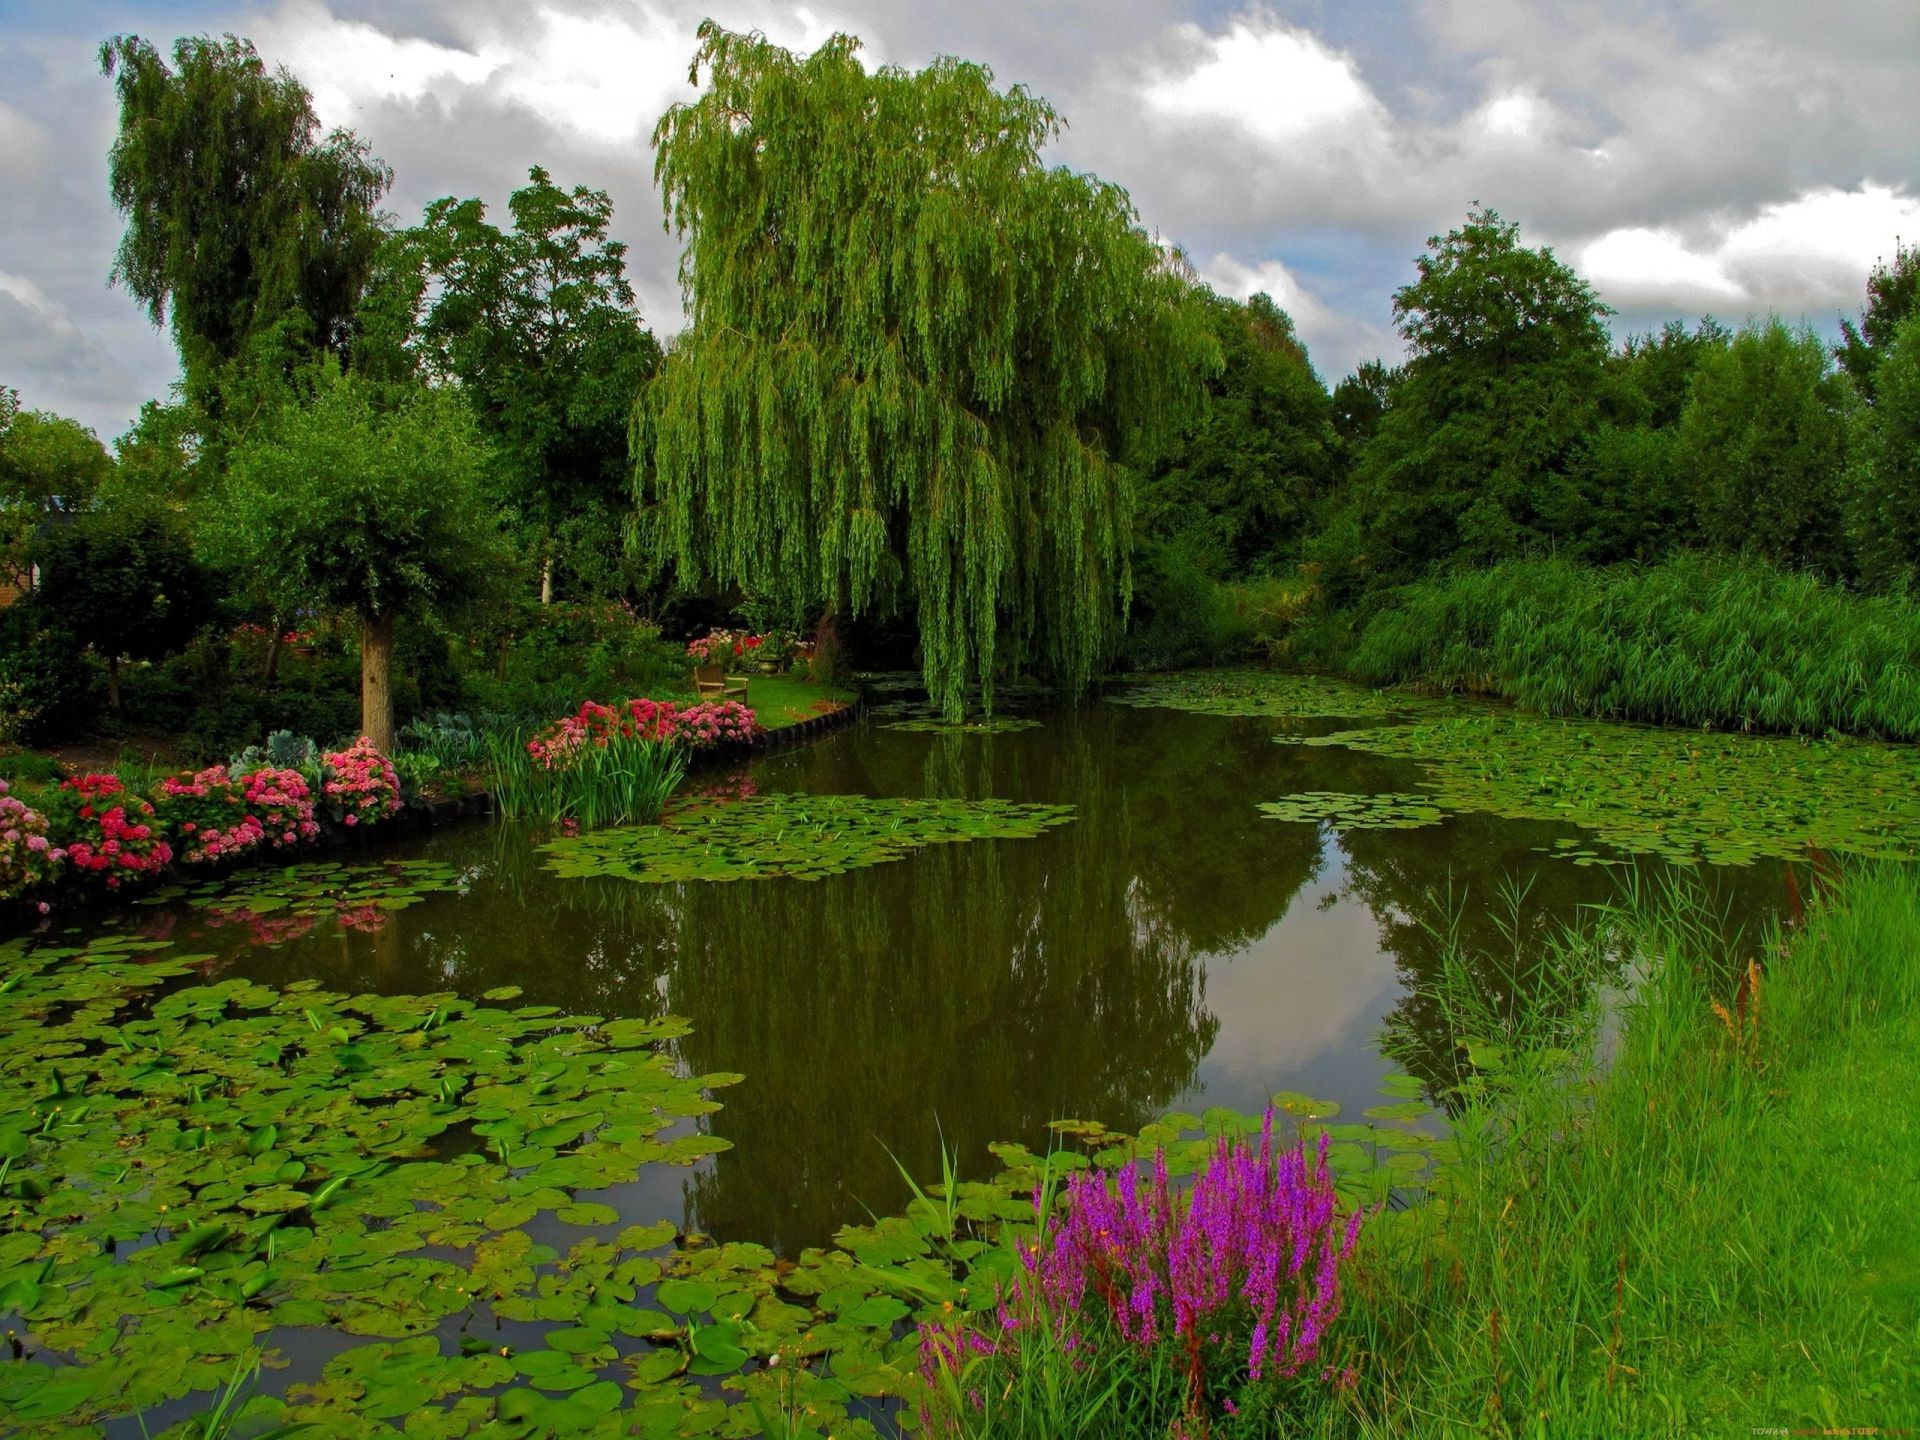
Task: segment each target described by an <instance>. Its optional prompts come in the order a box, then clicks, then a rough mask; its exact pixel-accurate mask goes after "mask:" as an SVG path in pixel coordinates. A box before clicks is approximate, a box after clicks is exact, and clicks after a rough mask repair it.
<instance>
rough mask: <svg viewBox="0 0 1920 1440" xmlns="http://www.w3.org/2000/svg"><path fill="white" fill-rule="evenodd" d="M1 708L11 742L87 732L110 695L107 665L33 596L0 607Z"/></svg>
mask: <svg viewBox="0 0 1920 1440" xmlns="http://www.w3.org/2000/svg"><path fill="white" fill-rule="evenodd" d="M0 686H4V687H5V693H4V694H3V695H0V706H3V707H4V709H5V711H6V723H7V727H8V730H9V731H10V732H11V733H9V734H8V735H7V736H6V738H5V743H9V744H19V743H21V742H22V741H28V742H38V741H45V740H51V739H66V738H71V737H72V736H74V735H77V734H80V733H83V732H84V731H86V730H87V728H88V727H89V726H90V725H91V724H92V723H93V722H94V720H95V719H96V718H97V717H98V716H99V714H100V710H101V706H102V703H103V701H104V700H105V697H106V672H105V668H104V667H103V666H102V665H101V664H100V663H99V661H98V660H97V659H95V658H94V657H93V656H92V655H91V654H89V653H88V652H87V651H86V649H85V648H84V647H83V646H82V645H81V644H80V642H79V641H77V640H76V639H75V638H74V637H73V636H72V635H70V634H68V633H67V632H66V631H65V630H64V629H62V628H61V627H60V626H58V625H56V624H54V623H53V622H52V619H51V617H50V616H49V615H48V614H47V613H46V611H45V610H44V609H43V608H42V607H41V606H40V605H38V604H37V603H35V602H34V601H33V600H23V601H21V602H20V603H18V604H15V605H11V606H8V607H7V608H6V609H5V610H0Z"/></svg>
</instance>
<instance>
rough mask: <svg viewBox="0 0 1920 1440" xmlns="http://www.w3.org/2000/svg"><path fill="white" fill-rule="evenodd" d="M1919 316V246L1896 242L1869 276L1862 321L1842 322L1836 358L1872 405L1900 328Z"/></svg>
mask: <svg viewBox="0 0 1920 1440" xmlns="http://www.w3.org/2000/svg"><path fill="white" fill-rule="evenodd" d="M1915 315H1920V245H1903V244H1899V243H1897V242H1896V244H1895V245H1894V251H1893V260H1892V261H1891V263H1889V262H1888V261H1885V260H1882V261H1880V262H1878V263H1877V264H1876V265H1875V266H1874V267H1873V270H1872V272H1871V273H1870V274H1869V275H1868V276H1867V307H1866V309H1865V310H1863V311H1862V312H1861V313H1860V323H1859V324H1858V325H1855V324H1854V323H1853V322H1852V321H1851V320H1842V321H1841V322H1840V334H1841V337H1842V341H1841V343H1840V344H1839V345H1837V346H1835V347H1834V352H1833V354H1834V358H1835V359H1836V360H1838V361H1839V362H1840V368H1841V369H1842V370H1843V371H1845V372H1846V375H1847V378H1848V379H1850V380H1852V381H1853V383H1854V384H1855V385H1856V386H1858V387H1859V390H1860V394H1861V395H1862V397H1864V398H1865V399H1866V400H1867V402H1868V403H1869V404H1872V403H1874V402H1876V401H1877V400H1878V399H1879V383H1878V378H1879V371H1880V366H1881V364H1882V363H1883V362H1884V361H1885V360H1886V358H1887V355H1888V353H1889V352H1890V351H1891V350H1892V349H1893V345H1894V339H1895V336H1896V335H1897V334H1898V332H1899V330H1900V327H1901V326H1902V325H1904V324H1905V323H1906V322H1907V321H1908V320H1910V319H1912V318H1913V317H1914V316H1915Z"/></svg>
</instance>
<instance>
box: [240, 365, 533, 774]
mask: <svg viewBox="0 0 1920 1440" xmlns="http://www.w3.org/2000/svg"><path fill="white" fill-rule="evenodd" d="M488 458H489V452H488V450H487V448H486V446H485V445H484V443H483V442H482V441H481V439H480V437H479V434H478V432H477V431H476V430H475V428H474V424H473V419H472V416H471V415H470V414H469V413H468V411H467V409H466V407H465V406H464V405H463V404H462V403H461V402H460V400H459V398H458V397H457V396H455V395H451V394H448V393H446V392H444V391H439V390H434V389H431V388H428V387H426V386H423V385H404V386H387V387H377V386H374V385H372V384H370V383H368V382H365V381H357V380H355V379H354V378H352V377H351V376H347V377H341V376H338V375H337V374H335V373H333V372H331V371H329V372H323V374H322V377H321V380H320V383H319V386H318V389H317V392H316V394H315V395H314V397H313V398H312V400H311V401H310V402H308V403H306V404H303V405H298V406H293V407H290V408H288V409H287V410H286V411H285V412H283V413H282V414H281V415H279V416H278V417H277V418H276V419H275V421H274V422H273V423H271V424H270V425H269V426H267V427H266V428H265V429H264V430H263V431H262V432H261V433H259V434H258V435H256V436H254V437H252V438H250V439H249V440H248V441H247V442H246V443H245V444H244V445H242V446H241V447H240V448H239V449H238V450H236V451H235V453H234V457H233V464H232V468H231V471H230V473H229V475H228V477H227V481H226V485H225V490H224V494H223V496H222V510H223V514H224V515H225V517H226V522H225V523H224V524H223V525H222V526H220V527H218V533H219V534H220V535H221V536H223V537H225V538H224V539H223V540H222V541H220V542H219V543H220V544H221V548H222V549H223V550H224V551H225V555H224V558H225V559H227V560H228V561H229V563H232V564H235V565H239V566H244V567H247V568H248V569H250V570H251V571H252V572H253V573H255V574H257V575H261V576H264V577H269V583H270V584H271V585H272V586H273V587H274V588H275V589H276V590H277V592H278V593H277V599H278V600H279V602H280V604H281V605H282V606H283V607H284V609H283V612H282V613H286V614H293V613H295V612H297V611H298V610H300V609H303V608H304V609H333V610H345V611H348V612H350V613H352V614H353V615H354V616H355V617H357V618H358V620H359V622H360V713H361V729H362V730H363V731H364V732H365V734H366V735H367V736H368V737H369V738H370V739H371V740H372V741H373V743H374V744H375V745H376V746H378V747H379V748H380V749H381V750H383V751H386V750H390V749H391V748H392V746H393V632H394V624H395V622H396V621H398V620H400V619H403V618H414V617H419V616H424V615H427V614H430V613H433V612H435V611H439V610H444V609H446V608H448V607H452V606H457V605H460V604H463V603H466V602H468V601H471V600H474V599H477V598H479V597H480V596H482V595H483V594H485V593H486V592H487V591H488V590H489V589H490V587H491V585H492V583H493V580H494V577H495V576H496V575H497V574H498V573H500V571H501V570H502V569H503V567H504V564H505V562H506V560H507V558H508V556H507V552H506V549H505V546H504V544H503V542H502V539H501V532H500V523H499V517H498V515H497V514H496V513H495V512H494V511H493V510H492V509H491V508H490V507H489V506H488V504H487V503H486V501H485V498H484V496H485V488H484V484H483V481H484V476H485V471H486V466H487V464H488Z"/></svg>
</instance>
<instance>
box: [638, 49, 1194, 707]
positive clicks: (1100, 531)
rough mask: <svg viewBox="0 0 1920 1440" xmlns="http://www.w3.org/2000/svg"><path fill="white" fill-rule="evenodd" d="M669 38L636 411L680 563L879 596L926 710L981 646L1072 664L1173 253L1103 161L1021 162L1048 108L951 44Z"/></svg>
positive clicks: (1086, 621) (1134, 430) (710, 574)
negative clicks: (1084, 169)
mask: <svg viewBox="0 0 1920 1440" xmlns="http://www.w3.org/2000/svg"><path fill="white" fill-rule="evenodd" d="M700 40H701V45H700V49H699V51H698V52H697V54H696V56H695V61H694V67H693V68H694V72H695V73H704V76H705V79H706V82H707V83H706V89H705V91H704V93H703V94H702V96H701V98H699V99H698V100H696V101H694V102H692V103H690V104H685V105H676V106H675V107H673V108H672V109H671V110H669V111H668V112H667V114H666V116H665V117H664V118H663V119H662V120H661V122H660V125H659V127H658V129H657V130H656V132H655V140H656V145H657V158H656V162H655V173H656V175H657V177H658V179H659V182H660V185H661V188H662V190H663V191H664V193H665V196H666V202H667V207H668V214H669V219H670V222H671V224H672V225H673V227H674V228H675V229H676V230H677V231H678V232H679V233H680V234H681V235H683V236H685V237H686V240H687V249H686V252H685V254H684V257H683V260H682V266H681V278H682V282H683V284H684V286H685V288H686V292H687V298H688V303H689V306H690V308H691V311H692V319H693V323H692V326H691V328H690V329H689V330H688V331H687V332H686V333H685V334H683V335H682V336H681V337H680V338H679V340H677V341H676V342H675V344H674V346H673V349H672V350H671V351H670V353H669V354H668V356H667V359H666V362H665V364H664V365H663V367H662V369H661V372H660V374H659V376H658V377H657V378H656V379H655V381H654V382H653V384H652V385H651V386H650V387H649V389H648V391H647V394H646V397H645V401H644V403H643V404H642V406H641V407H640V408H639V410H638V411H637V412H636V425H637V426H638V429H639V433H640V439H641V442H642V452H641V463H642V466H643V475H642V482H643V486H644V489H645V491H646V493H647V495H648V496H649V497H650V498H651V499H652V500H654V501H655V502H656V503H657V504H658V506H659V507H660V515H661V524H662V534H663V536H664V543H665V546H666V548H667V550H668V551H670V553H671V554H672V555H673V557H674V558H675V559H676V560H677V562H678V563H679V565H680V567H681V569H680V573H681V578H682V580H683V581H684V582H686V583H689V584H702V583H711V584H715V585H718V586H722V587H732V586H737V587H739V588H741V589H745V590H750V591H754V592H758V593H766V594H770V595H772V596H774V597H775V598H777V599H780V600H782V601H783V602H785V603H790V604H792V605H793V606H795V607H796V608H797V607H798V606H800V605H802V604H806V605H811V606H812V607H814V608H833V609H838V610H844V611H847V612H848V613H851V614H856V615H857V614H861V613H864V612H868V611H878V612H886V611H889V610H893V609H905V610H907V611H908V612H910V613H912V614H914V615H915V616H916V617H917V622H918V626H919V631H920V638H921V649H922V656H923V663H924V668H925V673H926V677H927V681H928V685H929V688H930V689H931V690H932V692H933V693H934V695H935V697H936V699H938V700H939V701H940V703H941V704H942V706H943V707H945V708H946V709H947V710H948V712H949V713H950V715H951V716H953V717H955V718H957V717H958V715H959V713H960V709H961V705H962V703H963V702H962V697H963V696H964V694H965V693H966V691H967V689H968V687H969V684H970V683H972V682H975V681H977V682H978V683H979V685H980V687H981V690H982V692H983V694H984V695H985V697H986V698H987V700H988V703H989V704H990V703H991V697H992V685H993V683H994V681H995V679H996V678H997V676H998V674H999V672H1000V671H1001V669H1002V668H1003V667H1006V666H1012V667H1022V668H1024V667H1028V666H1038V667H1040V668H1042V669H1044V670H1045V671H1046V672H1048V673H1049V674H1050V675H1052V676H1055V677H1057V678H1059V679H1060V680H1062V681H1064V682H1066V683H1067V684H1069V685H1070V686H1073V687H1078V686H1080V685H1083V684H1085V683H1086V681H1087V680H1088V679H1089V678H1090V677H1091V676H1092V675H1093V674H1094V673H1095V672H1096V670H1097V669H1098V667H1099V666H1100V665H1101V664H1102V663H1103V662H1104V660H1105V659H1106V658H1107V656H1108V654H1109V653H1110V651H1111V647H1112V644H1113V641H1114V639H1115V637H1116V635H1117V632H1118V629H1119V624H1120V620H1121V616H1122V613H1123V610H1122V607H1123V606H1124V604H1125V601H1126V598H1127V594H1128V588H1129V572H1128V560H1129V552H1130V549H1131V531H1132V511H1133V506H1132V476H1131V472H1130V469H1129V468H1128V467H1129V466H1130V465H1131V464H1132V463H1134V462H1135V461H1137V460H1138V459H1140V458H1142V457H1145V456H1146V455H1148V454H1150V453H1152V451H1153V450H1154V449H1155V448H1157V446H1158V445H1159V443H1161V442H1163V441H1164V439H1165V438H1166V437H1167V436H1168V435H1170V434H1171V433H1173V431H1174V430H1175V429H1177V427H1178V426H1179V424H1180V423H1181V422H1182V421H1183V420H1184V419H1185V417H1186V416H1187V415H1188V413H1189V412H1190V407H1191V405H1192V404H1193V403H1194V400H1195V398H1196V390H1197V384H1196V382H1197V380H1198V378H1199V376H1200V375H1201V373H1202V372H1203V371H1205V370H1207V369H1209V368H1212V367H1214V366H1216V365H1217V363H1218V353H1217V350H1216V348H1215V343H1214V341H1213V339H1212V337H1211V335H1210V333H1209V327H1208V326H1207V323H1206V321H1207V316H1206V312H1205V310H1204V309H1203V308H1202V307H1200V306H1199V305H1197V304H1195V303H1193V287H1192V284H1191V281H1190V280H1189V279H1188V277H1187V275H1186V274H1185V272H1184V267H1183V266H1182V265H1181V264H1180V263H1179V262H1178V260H1177V258H1176V257H1174V256H1172V255H1170V254H1169V253H1168V252H1166V251H1165V250H1163V249H1162V248H1161V247H1160V246H1159V244H1158V243H1157V242H1155V241H1154V240H1153V238H1152V237H1150V236H1149V235H1147V234H1146V233H1145V232H1144V231H1143V230H1141V229H1140V228H1139V226H1138V224H1137V220H1136V216H1135V213H1134V210H1133V207H1132V204H1131V202H1130V201H1129V200H1128V198H1127V196H1126V194H1125V192H1124V191H1122V190H1120V189H1119V188H1118V187H1116V186H1113V185H1109V184H1104V183H1102V182H1100V181H1098V180H1095V179H1093V178H1092V177H1090V176H1085V175H1078V174H1074V173H1072V172H1069V171H1067V170H1064V169H1053V170H1049V169H1046V168H1045V167H1044V166H1043V165H1042V163H1041V161H1040V155H1039V151H1040V147H1041V146H1042V145H1043V144H1045V143H1046V142H1047V141H1048V140H1049V139H1050V138H1052V136H1053V135H1054V134H1055V133H1057V130H1058V128H1059V120H1058V117H1057V116H1056V115H1055V113H1054V112H1053V110H1052V109H1051V108H1050V107H1049V106H1048V105H1047V104H1046V103H1045V102H1044V101H1042V100H1040V99H1039V98H1038V97H1036V96H1034V95H1032V94H1030V93H1028V92H1027V91H1026V90H1024V89H1022V88H1020V87H1018V86H1016V87H1013V88H1011V89H1009V90H1005V91H1001V90H997V89H995V88H994V85H993V77H992V75H991V73H990V72H989V71H987V70H986V69H985V68H984V67H982V66H979V65H974V64H968V63H965V62H962V61H958V60H951V59H949V60H941V61H938V62H936V63H935V64H934V65H932V66H930V67H929V68H928V69H926V70H923V71H920V72H917V73H909V72H907V71H904V70H900V69H897V68H893V67H882V68H879V69H876V70H874V71H872V72H869V71H868V70H866V69H865V68H863V67H862V65H861V64H860V61H859V59H858V56H857V54H856V50H857V42H855V41H854V40H852V39H851V38H849V37H846V36H837V37H835V38H833V39H831V40H829V41H828V42H827V43H826V44H824V45H822V46H821V47H820V49H818V50H817V51H815V52H814V53H813V54H812V55H810V56H807V57H804V58H802V57H797V56H794V55H792V54H789V53H788V52H786V51H784V50H781V49H779V48H778V47H776V46H774V45H771V44H769V43H768V42H767V41H766V40H764V39H763V38H761V37H760V36H757V35H738V34H733V33H731V32H728V31H726V30H723V29H721V28H720V27H719V26H717V25H715V24H713V23H712V22H708V23H706V24H703V25H702V27H701V30H700ZM1015 257H1017V262H1016V259H1015Z"/></svg>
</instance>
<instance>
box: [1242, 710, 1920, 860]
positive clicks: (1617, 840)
mask: <svg viewBox="0 0 1920 1440" xmlns="http://www.w3.org/2000/svg"><path fill="white" fill-rule="evenodd" d="M1275 738H1276V739H1277V740H1279V741H1280V742H1281V743H1283V744H1305V745H1332V746H1344V747H1346V748H1349V749H1354V750H1365V751H1369V752H1372V753H1374V754H1379V755H1388V756H1394V757H1398V758H1403V759H1408V760H1414V761H1418V762H1419V763H1420V764H1421V766H1422V768H1423V771H1424V778H1425V779H1426V781H1427V783H1428V784H1429V785H1430V786H1431V787H1432V792H1433V793H1432V795H1431V797H1430V800H1431V803H1432V804H1433V805H1435V806H1437V807H1440V808H1442V809H1445V810H1473V811H1482V812H1486V813H1489V814H1494V815H1502V816H1506V817H1508V818H1511V819H1518V820H1552V821H1560V822H1565V823H1571V824H1575V825H1579V826H1581V827H1582V828H1584V829H1586V830H1587V831H1589V832H1591V834H1592V835H1593V836H1594V837H1595V838H1596V839H1598V840H1600V841H1604V842H1605V843H1607V844H1609V845H1612V846H1615V847H1617V848H1618V849H1620V850H1624V851H1630V852H1635V853H1639V854H1651V855H1660V856H1664V857H1666V858H1668V859H1671V860H1677V861H1682V862H1688V861H1699V860H1704V861H1708V862H1711V863H1713V864H1721V865H1746V864H1751V863H1753V862H1754V861H1756V860H1759V859H1762V858H1765V857H1778V858H1788V857H1792V856H1796V855H1801V854H1804V853H1805V852H1806V850H1807V849H1808V847H1810V846H1811V847H1816V848H1818V849H1822V850H1836V851H1845V852H1848V853H1851V854H1859V855H1874V856H1888V857H1908V856H1911V855H1913V854H1914V853H1915V848H1916V847H1915V836H1917V835H1920V752H1916V751H1914V750H1912V749H1905V748H1901V747H1897V746H1889V745H1875V744H1870V743H1867V742H1863V741H1851V740H1807V741H1803V740H1793V739H1773V738H1764V737H1760V736H1751V735H1733V734H1720V733H1713V732H1703V731H1690V730H1670V729H1652V728H1646V727H1639V726H1629V725H1612V724H1607V723H1604V722H1598V721H1565V720H1555V719H1549V718H1546V717H1542V716H1535V715H1528V714H1524V713H1521V712H1516V711H1475V712H1471V713H1463V714H1456V715H1451V716H1447V717H1445V718H1442V719H1438V720H1434V721H1431V722H1427V723H1421V724H1408V725H1388V726H1380V727H1377V728H1372V729H1363V730H1348V731H1340V732H1337V733H1335V734H1331V735H1319V736H1313V737H1306V738H1303V737H1298V736H1293V735H1282V736H1276V737H1275ZM1573 858H1574V859H1576V860H1580V859H1583V858H1584V859H1588V861H1589V863H1595V862H1597V861H1599V860H1601V859H1603V858H1605V857H1603V856H1600V855H1598V854H1597V853H1596V854H1593V855H1591V856H1581V855H1575V856H1574V857H1573Z"/></svg>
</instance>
